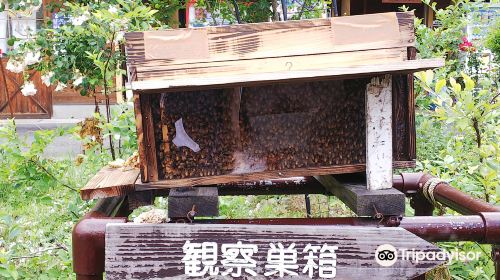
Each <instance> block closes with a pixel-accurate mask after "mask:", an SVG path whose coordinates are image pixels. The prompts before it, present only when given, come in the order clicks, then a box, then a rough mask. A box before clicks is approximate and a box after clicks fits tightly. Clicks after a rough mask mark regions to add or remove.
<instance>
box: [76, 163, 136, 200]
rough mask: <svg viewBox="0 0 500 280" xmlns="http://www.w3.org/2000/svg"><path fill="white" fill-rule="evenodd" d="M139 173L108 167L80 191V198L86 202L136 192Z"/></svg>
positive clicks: (132, 170)
mask: <svg viewBox="0 0 500 280" xmlns="http://www.w3.org/2000/svg"><path fill="white" fill-rule="evenodd" d="M139 173H140V171H139V169H137V168H127V167H126V168H125V169H122V168H111V167H108V166H106V167H104V168H103V169H101V170H100V171H99V172H98V173H97V174H96V175H95V176H94V177H93V178H92V179H90V181H89V182H88V183H87V184H86V185H85V187H83V188H82V189H80V196H81V197H82V199H84V200H89V199H95V198H104V197H110V196H120V195H124V194H126V193H128V192H131V191H133V190H134V185H135V182H136V181H137V178H138V177H139Z"/></svg>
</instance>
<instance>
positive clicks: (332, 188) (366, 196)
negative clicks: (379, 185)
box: [314, 175, 406, 217]
mask: <svg viewBox="0 0 500 280" xmlns="http://www.w3.org/2000/svg"><path fill="white" fill-rule="evenodd" d="M314 178H315V179H316V180H318V181H319V182H320V183H321V184H322V185H323V187H325V189H327V190H328V191H329V192H330V193H332V194H333V195H334V196H336V197H337V198H339V199H340V200H341V201H342V202H344V204H345V205H347V207H349V208H350V209H351V210H352V211H353V212H354V213H355V214H356V215H357V216H360V217H366V216H368V217H374V216H375V215H376V214H382V215H384V216H399V215H404V213H405V203H406V200H405V195H404V193H402V192H400V191H398V190H396V189H394V188H390V189H382V190H367V189H366V184H361V183H355V184H351V183H345V184H344V183H341V182H339V181H337V180H336V179H335V176H332V175H323V176H315V177H314Z"/></svg>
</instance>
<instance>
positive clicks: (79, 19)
mask: <svg viewBox="0 0 500 280" xmlns="http://www.w3.org/2000/svg"><path fill="white" fill-rule="evenodd" d="M87 19H89V18H88V17H87V15H86V14H83V15H81V16H78V17H75V18H73V19H72V20H71V23H72V24H73V25H75V26H79V25H82V24H83V23H84V22H85V21H87Z"/></svg>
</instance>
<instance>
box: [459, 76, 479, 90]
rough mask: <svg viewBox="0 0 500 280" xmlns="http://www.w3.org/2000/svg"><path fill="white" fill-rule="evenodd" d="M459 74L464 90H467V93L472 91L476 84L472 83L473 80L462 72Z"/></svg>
mask: <svg viewBox="0 0 500 280" xmlns="http://www.w3.org/2000/svg"><path fill="white" fill-rule="evenodd" d="M461 74H462V77H463V78H464V83H465V89H466V90H469V91H471V90H473V89H474V87H475V86H476V83H475V82H474V80H472V79H471V77H469V76H468V75H467V74H465V73H464V72H462V73H461Z"/></svg>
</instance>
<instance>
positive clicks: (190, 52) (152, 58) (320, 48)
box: [126, 12, 415, 81]
mask: <svg viewBox="0 0 500 280" xmlns="http://www.w3.org/2000/svg"><path fill="white" fill-rule="evenodd" d="M413 17H414V16H413V12H407V13H383V14H371V15H362V16H352V17H340V18H331V19H313V20H302V21H287V22H275V23H256V24H243V25H233V26H220V27H206V28H195V29H185V30H164V31H148V32H135V33H128V34H126V40H127V58H128V67H129V70H130V72H131V76H132V77H134V78H133V79H132V80H134V81H135V80H147V79H152V78H158V77H163V78H168V77H170V78H176V76H178V75H179V74H180V72H179V71H177V72H175V73H174V72H169V71H165V70H168V69H179V67H180V66H181V68H180V69H182V68H188V69H191V71H187V73H188V75H191V76H193V77H194V76H199V75H200V74H204V75H206V74H210V73H212V72H217V73H219V74H221V75H225V73H224V72H230V71H233V72H235V73H238V74H241V73H252V72H254V71H259V72H262V71H263V69H264V68H258V69H252V68H248V67H249V66H253V65H255V64H262V65H265V66H266V67H271V66H274V67H278V65H282V62H283V61H282V60H280V58H287V59H288V58H292V57H296V58H297V57H299V56H305V57H309V56H310V55H314V54H332V53H338V52H352V51H366V50H374V49H391V48H395V49H400V48H403V49H406V47H408V46H412V45H413V44H414V41H415V38H414V37H415V36H414V31H413ZM289 42H294V43H293V44H290V43H289ZM186 46H189V48H187V47H186ZM165 50H166V51H165ZM354 56H356V55H354ZM370 57H372V58H376V57H377V55H376V54H372V55H370ZM268 58H269V59H271V60H269V61H267V60H266V62H264V63H263V62H262V61H259V62H258V61H252V60H254V59H268ZM272 59H275V60H272ZM276 59H277V60H276ZM399 59H400V60H404V59H406V58H404V57H400V58H399ZM312 60H313V59H311V62H309V63H312ZM248 61H250V62H251V63H250V64H248V63H247V62H248ZM221 63H222V64H221ZM245 63H247V64H245ZM298 64H299V62H298V61H297V62H296V64H294V66H295V67H297V65H298ZM303 65H307V63H306V62H303ZM314 68H317V67H314V63H312V65H311V68H309V69H314ZM270 71H272V69H270ZM270 71H263V72H270ZM174 75H176V76H174Z"/></svg>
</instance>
